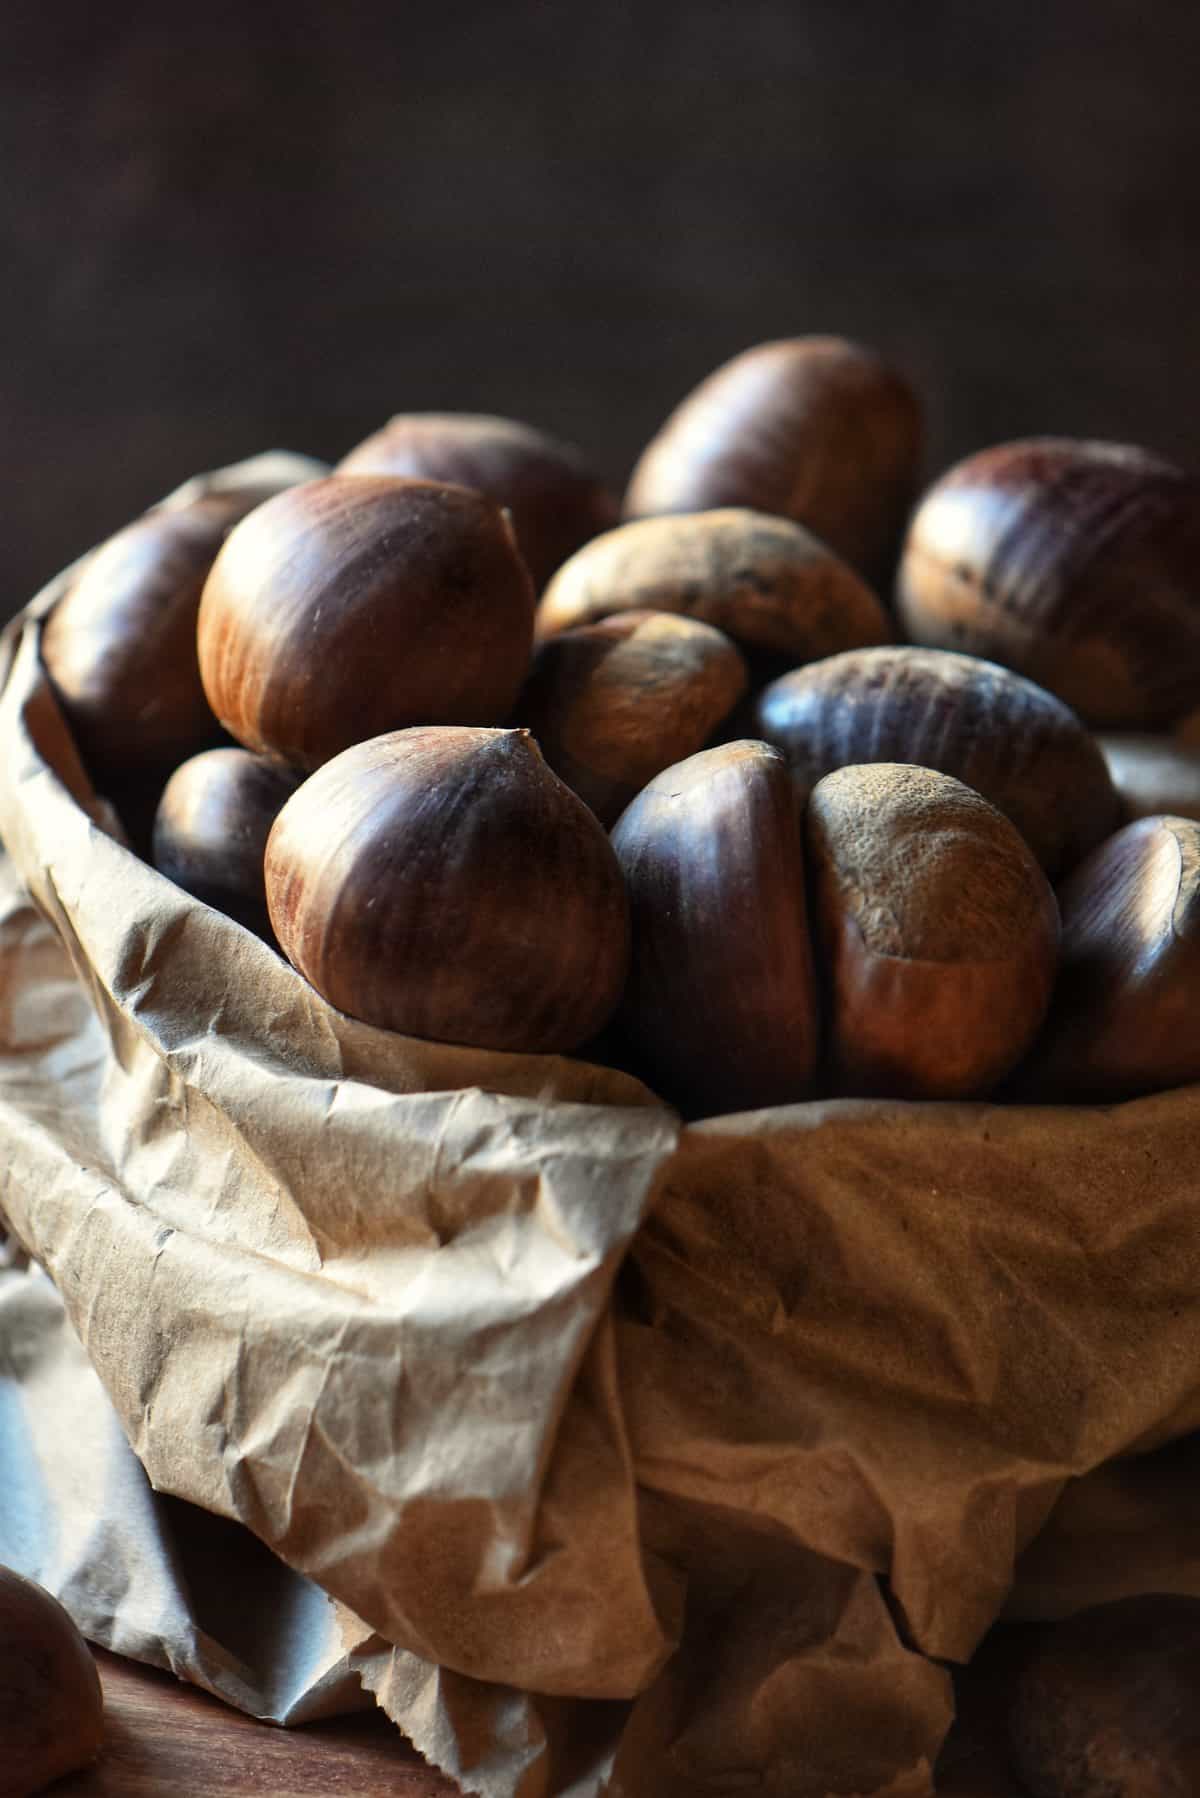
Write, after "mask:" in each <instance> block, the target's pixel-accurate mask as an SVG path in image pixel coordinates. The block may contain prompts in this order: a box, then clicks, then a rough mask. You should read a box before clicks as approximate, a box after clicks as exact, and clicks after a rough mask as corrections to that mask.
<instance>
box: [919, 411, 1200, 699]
mask: <svg viewBox="0 0 1200 1798" xmlns="http://www.w3.org/2000/svg"><path fill="white" fill-rule="evenodd" d="M896 604H897V610H898V613H899V616H900V620H901V622H902V624H903V625H904V628H905V630H906V632H907V634H908V636H909V637H910V638H911V639H912V640H913V642H916V643H926V644H931V645H934V646H936V647H939V648H943V649H961V650H966V651H967V652H969V653H970V654H973V655H979V656H987V657H989V658H990V659H991V660H992V661H996V662H1004V663H1005V664H1006V665H1007V666H1009V667H1011V668H1015V669H1018V670H1019V671H1020V672H1021V673H1022V674H1026V675H1028V676H1029V677H1030V679H1031V680H1035V681H1037V682H1038V683H1039V684H1040V685H1041V686H1043V687H1047V688H1049V690H1050V691H1051V692H1052V693H1057V694H1058V695H1059V696H1060V697H1061V698H1062V699H1065V700H1066V702H1067V703H1068V705H1071V706H1073V707H1074V708H1075V710H1076V711H1077V712H1078V713H1079V715H1080V717H1081V718H1083V719H1084V721H1085V722H1086V723H1088V724H1091V725H1094V726H1096V727H1097V728H1105V729H1109V730H1157V729H1160V728H1163V727H1164V726H1166V725H1168V724H1169V723H1170V722H1171V721H1172V720H1173V719H1175V718H1177V717H1179V716H1180V715H1181V714H1182V713H1184V712H1186V711H1189V710H1191V709H1192V708H1193V707H1195V706H1196V705H1198V704H1200V480H1197V479H1196V478H1195V477H1194V476H1192V475H1189V474H1186V473H1185V472H1184V471H1183V470H1182V469H1180V468H1177V467H1175V466H1174V465H1173V464H1172V463H1170V462H1168V461H1166V460H1164V459H1163V458H1162V457H1159V456H1154V455H1151V454H1150V453H1149V452H1148V451H1146V450H1142V449H1138V448H1136V447H1133V446H1129V445H1124V444H1111V443H1094V442H1089V441H1086V440H1077V439H1073V438H1064V437H1045V438H1034V439H1030V440H1028V441H1023V442H1017V443H1005V444H1000V445H997V446H996V447H995V448H992V449H988V450H983V451H981V452H980V453H979V454H977V455H974V456H970V457H968V458H967V460H966V461H964V462H960V463H959V464H958V465H957V466H956V467H954V468H952V469H950V470H949V472H948V473H946V474H944V475H943V476H942V477H941V479H940V480H938V481H937V482H935V483H934V485H933V486H932V487H931V488H930V489H929V491H928V492H927V493H926V495H925V497H924V498H923V499H922V501H921V503H920V505H919V506H918V507H917V509H916V511H915V513H914V514H913V518H912V521H911V524H910V526H909V530H908V536H907V539H906V542H905V546H904V552H903V555H902V558H901V562H900V569H899V573H898V577H897V588H896Z"/></svg>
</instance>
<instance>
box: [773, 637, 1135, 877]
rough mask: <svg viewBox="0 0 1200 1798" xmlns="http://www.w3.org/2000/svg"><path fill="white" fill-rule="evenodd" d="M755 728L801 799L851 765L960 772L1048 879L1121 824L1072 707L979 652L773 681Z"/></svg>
mask: <svg viewBox="0 0 1200 1798" xmlns="http://www.w3.org/2000/svg"><path fill="white" fill-rule="evenodd" d="M755 722H756V725H757V729H758V731H759V733H760V734H761V736H762V737H763V738H764V739H765V740H766V741H767V742H768V743H774V744H775V745H776V746H777V747H778V748H779V749H781V750H782V751H783V753H784V754H785V755H786V756H787V759H788V763H789V765H790V767H791V769H792V774H793V777H794V779H795V780H796V782H797V785H798V786H799V787H800V789H801V791H802V792H807V791H808V790H809V789H810V788H811V787H813V786H815V784H816V782H817V781H818V780H820V779H821V777H822V776H823V775H825V774H828V773H830V772H831V771H832V770H833V769H835V768H841V767H845V766H846V765H847V764H849V763H851V762H917V763H919V764H921V765H922V766H924V767H928V768H937V769H940V770H941V771H942V772H943V773H944V774H952V775H954V776H955V777H956V778H957V779H959V780H962V781H965V782H966V784H967V785H968V786H970V787H974V788H975V789H976V790H977V791H978V792H980V793H982V794H983V796H984V798H985V799H989V800H990V801H991V802H992V804H993V805H996V806H998V807H999V808H1000V810H1001V811H1002V812H1004V813H1005V814H1006V816H1008V817H1009V818H1011V819H1012V821H1013V823H1014V824H1015V825H1016V827H1017V829H1018V830H1019V831H1020V832H1021V834H1022V836H1024V837H1025V839H1026V841H1027V842H1028V843H1029V845H1030V847H1031V848H1032V849H1033V852H1034V854H1035V855H1036V856H1037V858H1038V860H1039V861H1040V862H1041V864H1042V866H1043V868H1044V869H1045V870H1046V872H1047V874H1048V875H1049V876H1050V878H1051V880H1054V879H1056V878H1057V877H1058V876H1059V875H1060V874H1062V873H1063V872H1064V871H1065V870H1066V869H1068V868H1070V867H1072V866H1073V865H1074V863H1076V862H1077V861H1079V860H1080V859H1081V857H1082V856H1084V855H1085V854H1086V853H1087V851H1088V850H1089V849H1092V848H1094V846H1095V845H1096V844H1097V843H1098V842H1100V841H1101V840H1102V839H1103V838H1104V837H1106V836H1108V835H1109V833H1110V832H1111V831H1113V830H1115V829H1116V828H1117V826H1118V825H1119V824H1120V822H1121V818H1122V814H1121V807H1120V801H1119V800H1118V798H1117V795H1116V793H1115V792H1114V790H1113V784H1112V780H1111V779H1110V777H1109V773H1108V768H1107V765H1106V763H1105V760H1104V757H1103V755H1102V754H1101V752H1100V749H1099V746H1098V745H1097V743H1096V741H1095V739H1094V738H1093V737H1092V735H1091V733H1090V732H1089V731H1088V730H1086V729H1085V728H1084V726H1083V725H1082V724H1081V723H1080V721H1079V719H1078V718H1077V717H1076V716H1075V714H1074V713H1073V712H1072V711H1071V710H1070V708H1069V707H1068V706H1066V705H1064V704H1063V702H1062V701H1061V700H1059V699H1055V698H1054V696H1053V694H1050V693H1047V692H1045V690H1044V689H1043V688H1041V687H1038V686H1036V685H1035V684H1034V682H1032V681H1028V680H1025V679H1023V678H1022V677H1021V676H1020V675H1019V674H1014V673H1013V672H1012V670H1011V669H1008V668H1001V667H998V666H997V665H996V664H995V663H992V662H984V661H980V660H979V659H978V658H977V657H974V656H965V655H955V654H954V653H953V652H952V651H949V650H941V649H918V648H914V647H913V646H912V645H909V644H897V645H893V646H885V647H882V648H876V649H860V650H849V651H846V652H845V653H843V654H841V655H836V656H829V657H827V658H826V659H825V660H824V661H820V662H813V663H812V664H810V665H809V666H808V667H807V668H797V669H794V670H793V671H792V672H791V673H790V674H786V675H783V676H782V677H781V678H780V679H779V680H777V681H774V682H772V683H771V685H770V686H768V687H767V688H766V689H765V690H764V691H763V692H762V693H761V694H760V695H759V698H758V703H757V706H756V709H755Z"/></svg>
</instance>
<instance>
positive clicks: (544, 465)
mask: <svg viewBox="0 0 1200 1798" xmlns="http://www.w3.org/2000/svg"><path fill="white" fill-rule="evenodd" d="M336 472H337V473H339V474H390V475H405V476H407V477H409V478H411V479H417V480H425V481H449V482H452V483H453V484H454V485H455V486H459V487H473V488H475V489H477V491H478V492H480V493H485V494H486V495H487V496H488V498H489V499H492V500H494V501H495V502H496V504H497V505H499V506H504V507H505V508H506V509H507V510H508V511H509V512H510V513H511V514H512V521H513V529H514V530H515V531H516V534H517V542H518V544H519V545H520V548H521V554H522V555H523V557H524V558H525V561H526V563H527V564H528V567H529V572H530V574H531V575H532V576H533V581H534V585H535V586H536V587H537V589H538V591H539V592H540V591H541V589H542V587H544V586H545V584H546V582H547V581H548V580H549V578H550V576H551V575H552V574H553V573H554V570H555V569H556V568H557V567H558V566H559V564H560V563H562V562H565V561H566V559H567V557H568V556H569V555H571V553H572V552H573V551H574V550H576V549H578V548H579V545H580V544H581V543H585V542H586V541H587V539H588V538H589V537H594V536H595V535H596V533H597V532H598V531H606V530H608V529H609V527H610V526H611V525H614V524H616V522H617V519H618V517H619V515H620V508H619V505H618V502H617V498H616V495H615V494H614V493H612V492H611V491H610V490H609V489H608V487H606V486H605V484H604V482H603V481H602V480H601V478H600V476H599V475H598V474H596V473H595V472H594V471H593V470H592V469H591V468H589V467H588V465H587V462H586V460H585V458H584V456H583V455H582V454H581V452H580V451H579V450H577V449H576V448H575V447H574V445H573V444H569V443H563V442H560V441H559V439H558V438H555V437H551V436H550V435H549V434H548V433H547V432H545V431H540V430H537V429H536V428H535V427H534V426H532V425H527V424H521V423H519V422H518V421H517V420H515V419H511V418H492V417H489V416H487V415H483V414H477V413H471V412H401V413H398V414H397V416H396V417H394V418H392V419H389V421H388V423H387V424H385V425H384V426H383V428H382V429H381V430H378V431H375V432H373V433H372V434H371V436H369V437H367V438H365V439H364V440H363V442H362V443H359V444H357V445H356V446H355V447H354V448H353V449H352V450H349V451H348V452H347V453H346V455H344V456H343V457H342V460H341V461H340V462H339V463H338V465H337V470H336Z"/></svg>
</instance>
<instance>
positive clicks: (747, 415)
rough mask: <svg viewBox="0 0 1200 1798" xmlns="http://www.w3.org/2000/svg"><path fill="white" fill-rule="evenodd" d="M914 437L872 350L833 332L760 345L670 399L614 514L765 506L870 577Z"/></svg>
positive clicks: (907, 407) (911, 460)
mask: <svg viewBox="0 0 1200 1798" xmlns="http://www.w3.org/2000/svg"><path fill="white" fill-rule="evenodd" d="M921 435H922V431H921V409H920V405H919V402H918V400H917V397H916V394H915V393H914V391H913V389H912V387H911V385H910V384H909V382H908V381H907V380H906V379H905V378H904V376H903V375H901V374H900V373H899V371H898V370H897V369H895V368H893V367H892V366H891V365H890V364H889V363H888V362H887V361H885V360H884V358H883V357H882V356H879V355H878V354H876V352H875V351H873V350H869V349H866V348H864V347H863V346H862V345H861V344H856V343H850V342H847V341H846V340H845V339H844V338H840V337H795V338H785V339H782V340H780V341H778V342H775V343H764V344H759V345H757V346H756V347H755V348H753V349H749V350H744V351H743V352H742V353H741V355H739V356H735V357H734V358H733V360H732V361H730V362H726V363H724V364H723V365H722V366H721V367H720V368H718V369H716V370H715V372H714V373H712V374H710V375H709V376H708V377H707V379H706V380H704V381H702V382H701V383H700V385H699V386H698V387H697V388H695V389H694V390H693V391H692V392H691V393H690V394H689V395H688V396H687V398H686V399H684V400H683V401H682V403H681V404H680V405H679V406H678V407H676V409H675V411H674V412H673V413H672V414H671V416H670V417H669V418H668V419H667V421H666V423H665V424H664V425H663V426H662V428H661V430H660V431H659V432H658V434H657V436H655V437H654V439H653V440H652V441H651V443H650V444H649V445H648V446H647V448H646V449H645V450H644V451H643V453H642V455H641V458H640V460H639V461H638V464H637V466H636V468H635V469H634V472H633V477H632V479H631V481H630V483H629V488H628V491H627V493H626V495H625V515H626V517H628V518H641V517H645V516H647V515H649V514H652V513H657V512H703V511H707V510H709V509H710V508H711V507H714V506H751V507H753V508H754V509H755V510H756V511H759V512H776V513H779V514H780V515H781V516H782V517H784V518H794V519H796V520H798V521H799V523H801V524H803V525H807V527H808V529H809V530H810V531H812V532H814V533H815V535H816V536H818V537H820V538H821V539H822V541H823V542H825V543H827V544H828V545H829V547H830V548H831V549H833V550H835V551H836V552H837V554H838V555H839V556H844V557H845V559H846V561H848V562H850V563H851V564H852V565H853V566H854V567H855V568H857V569H859V570H860V571H861V572H862V573H864V574H865V575H866V576H867V578H868V579H869V580H872V581H875V582H881V581H883V580H885V579H890V574H891V567H892V563H893V560H894V555H895V550H896V547H897V544H898V540H899V536H900V532H901V530H902V527H903V524H904V519H905V515H906V513H907V511H908V506H909V502H910V500H911V497H912V494H913V493H914V491H915V489H916V484H917V480H918V478H919V473H920V457H921Z"/></svg>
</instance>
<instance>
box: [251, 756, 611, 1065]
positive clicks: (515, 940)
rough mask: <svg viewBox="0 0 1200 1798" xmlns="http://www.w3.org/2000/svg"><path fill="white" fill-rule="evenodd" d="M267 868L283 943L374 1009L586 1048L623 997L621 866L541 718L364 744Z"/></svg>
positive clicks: (347, 1005)
mask: <svg viewBox="0 0 1200 1798" xmlns="http://www.w3.org/2000/svg"><path fill="white" fill-rule="evenodd" d="M265 866H266V885H267V904H268V908H269V911H270V917H271V924H272V927H273V929H274V931H275V935H276V937H277V939H278V941H279V944H280V947H281V948H282V949H283V952H284V954H285V955H286V956H287V957H288V960H289V961H291V963H292V964H293V966H294V967H296V968H297V969H298V970H299V972H300V973H301V974H303V975H304V977H305V979H306V980H308V981H309V983H310V984H311V985H312V986H314V987H315V988H316V990H317V991H318V992H319V993H320V994H321V995H322V997H323V998H325V999H327V1000H328V1001H329V1003H330V1004H331V1005H335V1006H337V1008H338V1009H339V1010H341V1011H344V1012H348V1013H350V1015H351V1016H353V1017H356V1018H361V1019H363V1020H364V1021H365V1022H366V1023H369V1024H378V1025H381V1026H383V1027H384V1028H385V1029H388V1030H398V1031H402V1032H404V1033H405V1034H407V1035H410V1036H419V1037H429V1038H434V1039H437V1040H440V1041H445V1042H453V1043H464V1044H467V1045H470V1046H472V1047H475V1048H480V1049H509V1050H517V1051H522V1052H528V1053H540V1052H548V1051H554V1050H558V1051H569V1050H571V1049H574V1048H576V1047H578V1045H579V1044H580V1043H582V1042H584V1041H586V1040H587V1039H588V1038H589V1037H591V1036H593V1035H595V1034H596V1033H597V1032H598V1031H599V1030H600V1028H601V1026H602V1025H603V1024H604V1023H605V1022H606V1021H607V1019H608V1017H609V1016H610V1015H611V1013H612V1011H613V1010H614V1008H615V1006H616V1003H617V1000H618V999H619V997H620V994H621V989H622V986H623V985H624V981H625V973H626V968H627V965H628V959H629V914H628V904H627V901H626V897H625V887H624V883H623V881H622V878H621V870H620V868H619V866H618V864H617V859H616V856H615V855H614V853H613V850H612V846H611V844H610V843H609V840H608V837H607V835H606V834H605V831H604V829H603V827H602V826H601V825H600V824H599V822H598V821H597V819H596V818H595V816H594V815H593V814H592V812H590V811H589V810H588V808H587V806H586V805H585V804H584V803H583V801H582V800H581V799H579V798H577V797H576V795H575V794H574V793H572V792H571V790H570V788H569V787H567V786H565V785H564V784H563V782H562V781H561V780H559V778H558V776H557V775H556V774H554V773H552V772H551V770H550V769H549V768H548V767H547V766H546V764H545V762H544V761H543V760H542V757H541V755H540V754H539V752H538V748H537V745H536V743H535V742H534V740H533V738H532V737H531V736H530V734H529V732H528V731H527V730H499V729H484V728H472V727H467V726H455V725H435V726H430V727H428V728H421V727H413V728H411V729H408V730H402V731H392V732H388V733H386V734H384V735H382V736H378V737H374V738H372V739H371V740H369V741H368V742H364V743H357V744H354V745H353V746H352V747H351V748H349V749H346V750H344V751H343V752H342V753H341V754H340V755H337V756H335V757H333V759H332V760H331V761H329V762H326V763H325V765H324V766H323V767H321V768H320V769H318V771H317V772H316V773H315V774H313V775H310V776H309V778H308V779H307V780H306V781H305V782H304V783H303V785H301V786H300V787H298V788H297V789H296V791H295V793H293V794H292V796H291V798H290V799H288V800H287V801H286V803H285V804H284V806H283V808H282V809H281V811H280V813H279V815H278V817H277V818H276V820H275V823H274V825H273V827H272V829H271V834H270V836H269V838H268V839H267V853H266V863H265Z"/></svg>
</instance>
